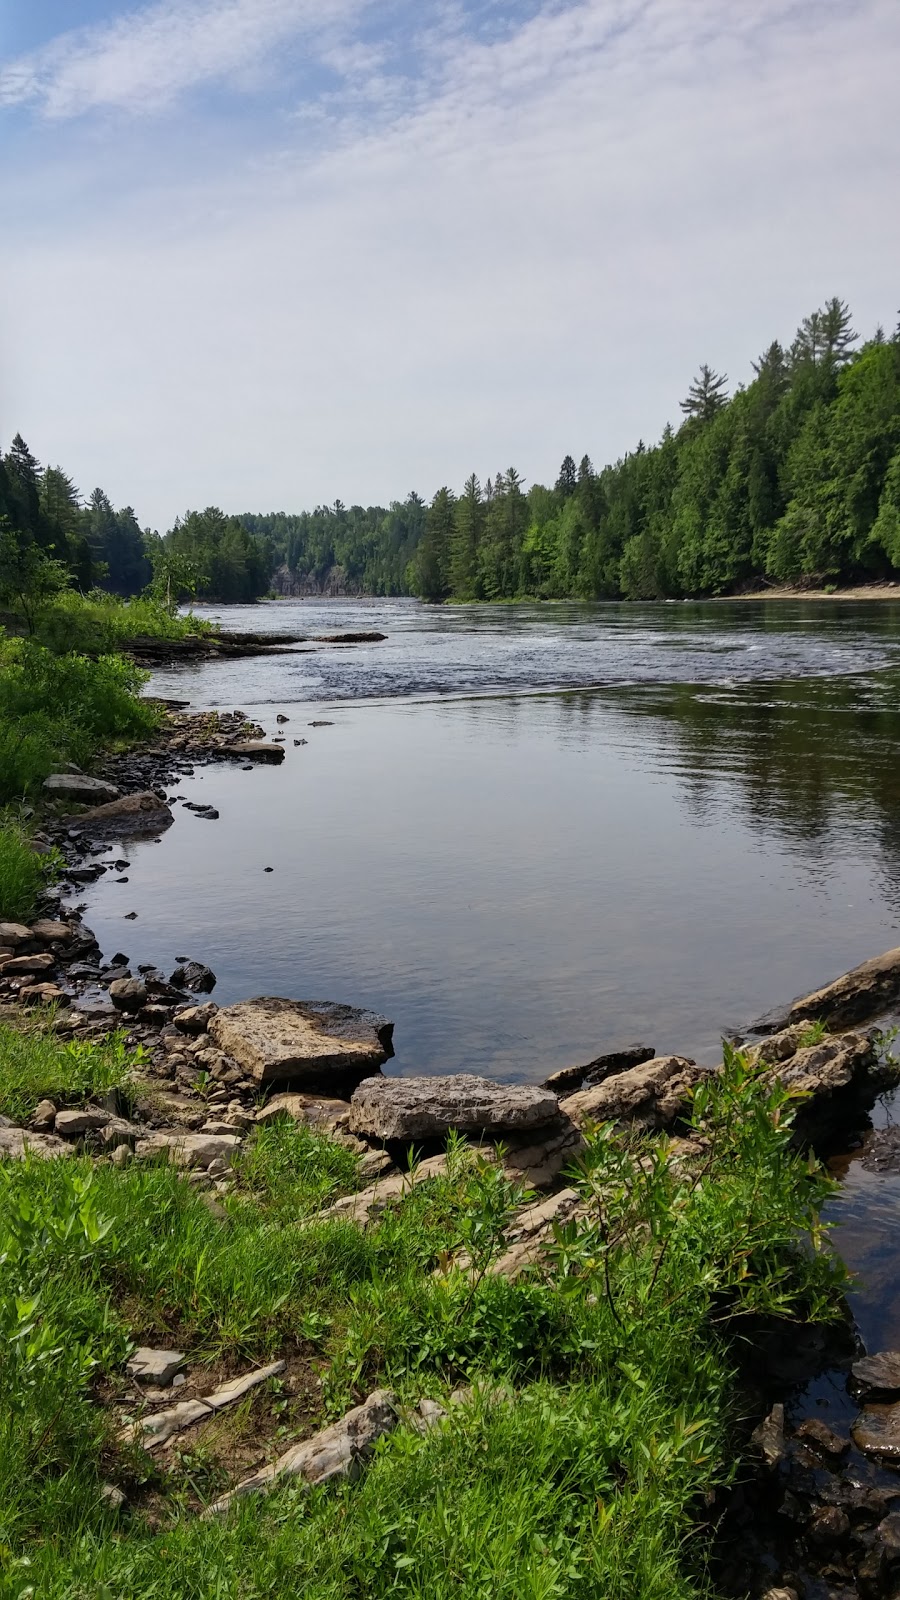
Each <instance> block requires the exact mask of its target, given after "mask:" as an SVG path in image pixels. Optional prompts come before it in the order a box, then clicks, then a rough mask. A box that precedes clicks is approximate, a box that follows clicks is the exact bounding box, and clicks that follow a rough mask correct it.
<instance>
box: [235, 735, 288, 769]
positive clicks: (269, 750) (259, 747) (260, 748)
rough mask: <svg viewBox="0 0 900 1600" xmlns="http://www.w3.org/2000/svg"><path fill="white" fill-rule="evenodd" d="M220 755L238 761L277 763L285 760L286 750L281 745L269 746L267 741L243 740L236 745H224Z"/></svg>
mask: <svg viewBox="0 0 900 1600" xmlns="http://www.w3.org/2000/svg"><path fill="white" fill-rule="evenodd" d="M219 754H220V755H222V756H231V757H233V759H234V760H236V761H271V762H274V763H277V762H279V761H283V760H284V749H283V747H282V746H281V745H280V744H269V742H268V740H265V739H241V740H239V741H238V742H237V743H235V744H225V745H222V747H221V749H220V751H219Z"/></svg>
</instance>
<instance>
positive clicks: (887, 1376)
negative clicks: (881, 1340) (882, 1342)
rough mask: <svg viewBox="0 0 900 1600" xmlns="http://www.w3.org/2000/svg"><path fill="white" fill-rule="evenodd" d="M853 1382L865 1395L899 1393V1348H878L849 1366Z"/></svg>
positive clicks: (886, 1395)
mask: <svg viewBox="0 0 900 1600" xmlns="http://www.w3.org/2000/svg"><path fill="white" fill-rule="evenodd" d="M850 1370H851V1374H852V1377H853V1383H854V1386H855V1388H856V1389H857V1390H858V1391H861V1392H862V1393H863V1394H866V1395H883V1396H885V1397H888V1396H891V1395H900V1350H879V1351H878V1353H877V1354H876V1355H874V1356H863V1358H862V1360H861V1361H854V1363H853V1366H852V1367H851V1369H850Z"/></svg>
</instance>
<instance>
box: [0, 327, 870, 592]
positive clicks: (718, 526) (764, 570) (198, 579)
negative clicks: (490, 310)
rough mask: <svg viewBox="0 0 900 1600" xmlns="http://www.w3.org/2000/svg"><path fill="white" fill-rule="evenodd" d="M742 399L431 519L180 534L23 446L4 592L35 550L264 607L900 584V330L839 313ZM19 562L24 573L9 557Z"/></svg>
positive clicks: (235, 524) (13, 465)
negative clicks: (161, 530)
mask: <svg viewBox="0 0 900 1600" xmlns="http://www.w3.org/2000/svg"><path fill="white" fill-rule="evenodd" d="M752 370H753V378H752V381H751V382H749V383H748V384H746V385H743V384H738V385H737V386H736V388H735V389H734V392H733V393H731V394H729V392H728V380H727V377H726V376H725V375H724V374H720V373H717V372H716V371H714V370H713V368H712V367H710V366H709V365H708V364H703V365H702V366H701V367H700V370H699V373H698V375H697V377H696V378H695V379H694V380H693V382H692V383H691V384H690V387H689V388H688V391H687V394H686V395H685V398H684V399H683V400H682V401H681V404H680V410H681V417H680V420H679V424H678V426H677V427H675V426H673V425H671V424H669V425H667V426H666V428H665V429H664V431H663V434H662V437H661V438H660V440H659V441H658V443H656V444H653V445H647V444H646V443H645V442H644V441H643V440H641V441H639V442H638V443H637V444H636V446H635V448H634V450H632V451H630V452H629V453H628V454H626V455H625V456H624V457H622V458H621V459H620V460H619V461H616V462H615V463H613V464H610V465H608V466H605V467H601V468H599V469H598V468H595V466H594V465H593V463H592V461H591V458H590V457H589V456H588V455H582V456H581V458H580V460H579V461H578V462H577V464H576V460H575V457H574V456H572V455H567V456H566V457H565V459H564V460H563V462H562V464H561V467H560V470H559V475H558V477H557V479H556V481H555V483H554V484H553V485H552V486H551V487H545V486H544V485H543V484H539V483H535V484H532V485H531V486H530V487H528V486H526V483H525V480H524V479H523V477H522V476H521V475H520V473H519V472H518V471H517V469H516V468H515V467H509V468H507V469H506V471H502V472H498V473H496V474H495V475H494V476H493V477H491V476H490V475H488V476H487V477H486V478H485V479H484V480H483V481H482V480H480V479H479V477H478V476H477V475H476V474H475V473H474V472H473V473H472V474H471V475H470V476H469V477H468V478H467V479H466V482H465V483H464V484H463V485H462V487H461V488H460V489H459V490H456V491H454V490H453V489H451V488H450V487H448V486H447V485H444V486H442V487H441V488H439V489H438V490H437V491H436V493H434V494H433V496H432V497H431V499H430V501H428V502H426V501H425V500H424V499H423V498H422V497H421V496H420V495H419V494H418V493H416V492H411V493H409V494H408V495H407V497H406V498H405V499H404V500H402V501H400V500H398V501H394V502H393V503H392V504H391V505H390V506H388V507H385V506H366V507H363V506H359V505H353V506H346V505H344V504H343V503H342V502H341V501H340V500H336V501H335V502H334V504H333V505H331V506H319V507H317V508H316V509H315V510H313V511H303V512H300V513H288V512H273V513H268V514H261V513H244V514H241V515H229V514H226V513H225V512H224V511H222V510H220V509H219V508H218V507H215V506H210V507H207V508H206V509H205V510H202V511H190V512H188V513H187V514H186V515H185V516H184V517H182V518H179V519H178V520H177V521H176V522H175V524H174V526H173V527H172V528H171V529H170V530H169V531H168V532H167V533H165V534H164V535H162V536H160V535H158V534H151V533H150V532H149V530H145V531H144V532H143V533H142V531H141V529H140V527H139V525H138V522H137V519H136V517H135V514H134V511H133V510H132V508H131V507H130V506H128V507H125V508H124V509H122V510H119V511H115V510H114V509H113V507H112V505H111V503H110V501H109V499H108V498H107V496H106V495H105V494H104V493H103V491H102V490H101V489H95V490H94V492H93V494H92V495H91V496H90V499H89V500H88V501H87V502H86V503H85V502H84V501H82V499H81V497H80V495H79V493H78V491H77V490H76V489H75V487H74V484H73V483H72V481H71V479H70V478H68V477H67V476H66V474H65V473H64V472H63V471H62V469H61V468H59V467H47V468H46V469H41V468H40V466H39V464H38V462H37V461H36V459H35V458H34V456H33V455H32V454H31V452H30V451H29V449H28V447H27V445H26V444H25V443H24V441H23V440H22V439H21V438H20V437H19V436H18V435H17V436H16V438H15V440H14V441H13V444H12V447H11V449H10V450H9V451H8V452H7V454H6V455H5V456H4V457H3V460H2V465H0V577H2V567H3V564H4V561H8V559H10V558H11V555H12V554H13V553H14V549H13V547H14V546H15V545H17V546H18V551H19V556H20V558H21V552H22V550H23V548H24V549H26V550H28V549H33V550H38V551H40V552H41V553H42V554H44V555H45V556H47V557H48V558H51V559H53V560H55V561H57V562H60V563H62V564H63V565H64V567H65V569H66V570H67V572H68V573H69V575H70V582H71V583H72V584H73V585H74V586H77V587H79V588H81V589H82V590H84V589H85V588H89V587H91V586H99V587H101V588H106V589H109V590H112V591H113V592H114V593H118V594H135V593H138V592H140V591H142V590H144V589H146V588H147V587H148V586H149V588H150V590H151V591H153V589H154V587H155V591H156V592H157V593H158V594H162V595H164V596H165V597H166V598H167V599H169V600H171V599H173V598H180V599H186V598H194V597H196V598H199V599H215V600H218V601H223V602H236V601H252V600H255V599H258V598H260V597H262V596H264V595H267V594H270V593H273V592H276V593H301V594H302V593H323V592H324V593H329V592H332V593H345V594H347V593H362V594H415V595H418V596H420V597H421V598H423V599H425V600H428V601H432V602H440V601H446V600H458V601H465V600H486V601H493V600H516V599H524V598H535V599H562V598H568V597H573V598H575V597H577V598H584V599H592V598H596V599H606V598H608V599H617V598H624V599H662V598H668V597H678V596H703V595H720V594H729V593H735V592H740V591H742V590H744V591H746V590H748V589H754V588H764V587H765V586H766V585H767V584H785V583H788V584H797V585H799V586H803V585H804V584H806V585H808V586H809V585H812V584H816V585H821V584H825V585H835V586H839V585H841V584H845V583H848V582H852V581H865V580H866V579H877V578H885V577H889V576H891V575H892V574H895V573H897V572H898V571H900V327H898V328H897V329H896V330H895V331H894V333H893V335H892V336H890V337H888V336H886V334H885V332H884V330H883V329H881V328H879V329H877V330H876V331H875V333H874V335H873V336H872V337H871V338H870V339H868V340H866V341H865V342H863V341H861V340H860V338H859V336H858V335H857V334H856V332H855V331H854V329H853V327H852V322H851V315H850V312H849V309H848V307H847V306H846V304H845V303H844V302H843V301H841V300H839V299H837V298H834V299H832V300H830V301H828V303H827V304H826V305H825V306H824V307H822V308H821V309H820V310H817V311H814V312H812V313H811V314H810V315H809V316H807V317H805V318H804V319H803V321H802V322H801V324H800V327H799V328H798V329H797V332H796V334H795V335H794V337H793V339H792V340H791V341H790V342H789V343H787V344H784V345H783V344H781V343H780V342H779V341H778V340H775V341H774V342H773V343H771V344H770V345H769V346H768V348H767V349H766V350H765V351H764V352H763V353H762V354H761V355H760V356H759V357H758V359H757V360H756V361H754V362H753V363H752ZM4 552H5V553H6V554H5V555H4Z"/></svg>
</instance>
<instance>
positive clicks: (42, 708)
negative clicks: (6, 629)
mask: <svg viewBox="0 0 900 1600" xmlns="http://www.w3.org/2000/svg"><path fill="white" fill-rule="evenodd" d="M146 677H147V674H146V673H144V672H141V671H140V669H139V668H138V667H136V666H134V665H133V664H132V663H131V662H129V661H125V660H123V659H122V657H120V656H101V657H100V658H99V660H96V661H91V660H88V658H87V657H86V656H78V655H67V656H58V655H54V653H53V652H52V651H51V650H48V649H46V648H44V646H42V645H39V644H35V643H34V641H33V640H30V639H27V640H26V639H7V640H0V803H2V802H3V801H9V800H13V799H15V798H17V797H19V796H22V795H26V794H29V793H32V792H33V791H34V790H35V789H37V788H38V787H39V786H40V784H41V783H42V782H43V780H44V778H46V777H48V776H49V774H50V773H51V772H52V771H53V770H54V769H55V768H57V767H58V766H59V765H60V763H62V762H66V761H72V762H75V763H77V764H78V765H82V764H83V763H85V762H87V761H89V760H90V759H91V757H92V756H93V755H94V754H95V753H96V752H97V750H99V749H100V748H101V747H103V746H104V745H109V744H111V743H114V742H116V741H119V740H122V741H126V742H129V741H132V740H134V739H137V738H140V737H141V736H145V735H147V734H149V733H150V732H151V731H152V729H153V728H154V727H155V725H156V721H157V717H158V713H157V711H156V709H155V707H153V706H151V705H149V704H148V703H147V702H145V701H142V700H141V699H140V698H139V696H138V691H139V689H140V688H141V685H142V684H143V683H144V682H145V681H146Z"/></svg>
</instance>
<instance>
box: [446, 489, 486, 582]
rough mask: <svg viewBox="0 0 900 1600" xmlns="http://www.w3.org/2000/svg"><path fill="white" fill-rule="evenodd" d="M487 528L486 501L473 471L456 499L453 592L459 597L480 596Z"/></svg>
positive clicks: (452, 571)
mask: <svg viewBox="0 0 900 1600" xmlns="http://www.w3.org/2000/svg"><path fill="white" fill-rule="evenodd" d="M483 527H484V501H483V499H482V496H481V484H480V483H479V482H478V479H477V477H476V476H475V473H474V472H473V473H471V474H470V476H469V477H468V478H467V479H466V481H465V484H464V486H463V492H462V494H461V495H460V497H459V499H458V500H457V502H456V514H455V517H454V529H453V534H452V536H451V539H450V592H451V594H453V595H455V596H456V597H457V599H459V600H475V599H477V598H478V583H477V574H478V546H479V544H480V543H481V533H482V529H483Z"/></svg>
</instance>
